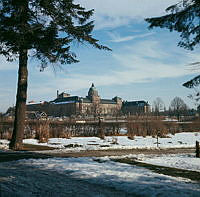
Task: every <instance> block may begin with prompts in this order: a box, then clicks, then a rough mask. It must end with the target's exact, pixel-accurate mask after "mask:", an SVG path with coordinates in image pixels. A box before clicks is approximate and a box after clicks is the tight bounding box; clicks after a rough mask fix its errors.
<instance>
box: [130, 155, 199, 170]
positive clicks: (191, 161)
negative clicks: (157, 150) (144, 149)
mask: <svg viewBox="0 0 200 197" xmlns="http://www.w3.org/2000/svg"><path fill="white" fill-rule="evenodd" d="M129 157H133V158H134V159H135V158H137V160H138V161H141V162H143V163H149V164H153V165H158V166H166V167H173V168H179V169H185V170H192V171H197V172H200V158H196V157H195V155H194V154H168V155H165V154H161V155H143V154H140V155H132V156H129Z"/></svg>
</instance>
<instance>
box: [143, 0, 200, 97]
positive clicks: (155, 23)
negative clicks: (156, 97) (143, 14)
mask: <svg viewBox="0 0 200 197" xmlns="http://www.w3.org/2000/svg"><path fill="white" fill-rule="evenodd" d="M166 11H167V12H168V13H169V14H166V15H164V16H160V17H155V18H147V19H145V20H146V21H147V22H148V23H149V24H150V25H149V28H150V29H151V28H154V27H160V28H167V29H169V30H170V31H177V32H179V33H180V37H181V40H180V41H179V43H178V46H180V47H183V48H185V49H188V50H193V49H194V48H195V46H198V45H199V44H200V0H181V1H179V2H178V3H177V4H175V5H172V6H170V7H168V8H167V9H166ZM199 64H200V62H194V63H192V65H199ZM199 84H200V75H198V76H196V77H194V78H193V79H191V80H189V81H187V82H186V83H184V84H183V86H185V87H187V88H193V87H195V86H198V85H199ZM197 94H198V93H197ZM196 96H197V97H199V95H196Z"/></svg>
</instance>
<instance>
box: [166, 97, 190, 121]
mask: <svg viewBox="0 0 200 197" xmlns="http://www.w3.org/2000/svg"><path fill="white" fill-rule="evenodd" d="M187 108H188V107H187V105H186V104H185V102H184V101H183V100H182V99H181V98H180V97H175V98H174V99H173V100H172V101H171V104H170V109H171V110H172V112H173V114H174V115H175V116H176V117H177V119H178V120H180V116H181V115H182V114H184V112H185V111H186V110H187Z"/></svg>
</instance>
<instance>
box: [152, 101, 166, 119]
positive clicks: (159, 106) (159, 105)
mask: <svg viewBox="0 0 200 197" xmlns="http://www.w3.org/2000/svg"><path fill="white" fill-rule="evenodd" d="M164 107H165V104H164V102H163V100H162V99H161V98H160V97H157V98H156V99H155V100H154V101H153V111H154V113H155V115H159V114H160V111H163V110H164Z"/></svg>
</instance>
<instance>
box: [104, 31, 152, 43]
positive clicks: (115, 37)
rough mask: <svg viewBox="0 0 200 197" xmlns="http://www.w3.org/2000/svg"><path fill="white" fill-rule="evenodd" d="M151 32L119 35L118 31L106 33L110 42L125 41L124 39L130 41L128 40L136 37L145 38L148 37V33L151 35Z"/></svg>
mask: <svg viewBox="0 0 200 197" xmlns="http://www.w3.org/2000/svg"><path fill="white" fill-rule="evenodd" d="M152 34H153V33H152V32H150V33H146V34H144V33H143V34H138V35H133V36H124V37H122V36H120V35H119V34H118V33H113V32H108V35H109V36H110V37H111V40H110V41H111V42H126V41H130V40H134V39H137V38H145V37H148V36H150V35H152Z"/></svg>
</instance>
